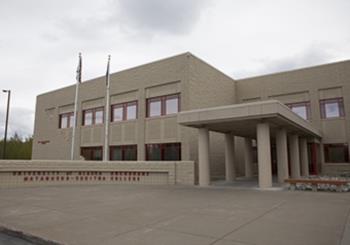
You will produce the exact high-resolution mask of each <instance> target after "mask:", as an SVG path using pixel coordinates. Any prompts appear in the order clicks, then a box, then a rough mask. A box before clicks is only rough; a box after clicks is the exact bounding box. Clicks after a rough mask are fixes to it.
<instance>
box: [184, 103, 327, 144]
mask: <svg viewBox="0 0 350 245" xmlns="http://www.w3.org/2000/svg"><path fill="white" fill-rule="evenodd" d="M177 120H178V123H179V124H181V125H184V126H188V127H194V128H201V127H206V128H208V129H209V130H211V131H215V132H221V133H229V132H231V133H233V134H234V135H236V136H242V137H248V138H256V125H257V124H258V123H261V122H267V123H269V125H270V130H271V135H272V136H274V135H275V132H276V130H277V129H279V128H285V129H286V130H287V132H288V133H297V134H299V135H301V136H306V137H316V138H321V137H322V134H321V131H320V130H318V129H317V128H315V127H314V126H312V124H311V123H310V122H308V121H306V120H304V119H303V118H301V117H300V116H298V115H297V114H295V113H294V112H293V111H291V110H290V109H289V108H288V107H287V106H286V105H284V104H282V103H281V102H279V101H277V100H266V101H259V102H251V103H242V104H234V105H228V106H220V107H211V108H205V109H198V110H191V111H183V112H180V113H179V114H178V118H177Z"/></svg>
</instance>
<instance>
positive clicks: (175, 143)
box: [145, 142, 181, 161]
mask: <svg viewBox="0 0 350 245" xmlns="http://www.w3.org/2000/svg"><path fill="white" fill-rule="evenodd" d="M150 146H157V147H159V148H160V160H159V161H167V160H164V159H165V157H164V155H165V154H164V151H165V147H167V146H177V149H178V160H168V161H181V143H180V142H174V143H156V144H154V143H152V144H146V145H145V151H146V161H153V160H150V158H149V152H148V147H150Z"/></svg>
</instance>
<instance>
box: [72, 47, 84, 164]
mask: <svg viewBox="0 0 350 245" xmlns="http://www.w3.org/2000/svg"><path fill="white" fill-rule="evenodd" d="M81 70H82V58H81V53H79V63H78V68H77V76H76V80H77V83H76V85H75V102H74V118H73V130H72V148H71V155H70V159H71V160H74V149H75V134H76V127H77V121H78V120H77V114H78V96H79V84H80V83H81Z"/></svg>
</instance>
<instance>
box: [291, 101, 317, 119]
mask: <svg viewBox="0 0 350 245" xmlns="http://www.w3.org/2000/svg"><path fill="white" fill-rule="evenodd" d="M286 106H288V107H289V108H290V109H291V110H292V111H293V112H294V113H295V114H297V115H298V116H300V117H302V118H304V119H305V120H309V119H310V118H311V109H310V102H309V101H306V102H298V103H290V104H286Z"/></svg>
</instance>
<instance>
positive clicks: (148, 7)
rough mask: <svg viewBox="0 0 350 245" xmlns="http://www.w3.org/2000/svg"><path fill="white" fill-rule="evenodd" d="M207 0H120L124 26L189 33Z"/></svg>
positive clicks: (145, 29) (151, 30)
mask: <svg viewBox="0 0 350 245" xmlns="http://www.w3.org/2000/svg"><path fill="white" fill-rule="evenodd" d="M207 3H208V1H207V0H190V1H189V0H167V1H164V0H147V1H139V0H119V1H118V7H119V15H120V18H121V21H122V22H123V24H122V25H123V26H126V27H128V28H132V29H138V30H139V31H146V32H162V33H171V34H186V33H189V32H190V31H191V30H192V28H193V27H194V25H195V24H196V22H197V21H198V19H199V17H200V13H201V10H203V8H204V7H205V6H207Z"/></svg>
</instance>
